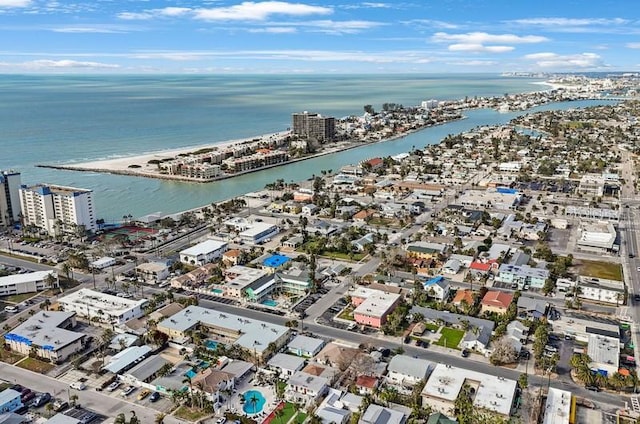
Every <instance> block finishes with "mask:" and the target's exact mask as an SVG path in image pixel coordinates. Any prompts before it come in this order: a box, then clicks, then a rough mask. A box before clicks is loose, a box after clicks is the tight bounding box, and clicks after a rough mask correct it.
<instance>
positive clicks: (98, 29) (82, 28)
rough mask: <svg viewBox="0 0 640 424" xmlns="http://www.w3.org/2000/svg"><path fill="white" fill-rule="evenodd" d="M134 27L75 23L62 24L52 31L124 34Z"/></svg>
mask: <svg viewBox="0 0 640 424" xmlns="http://www.w3.org/2000/svg"><path fill="white" fill-rule="evenodd" d="M131 30H132V29H131V28H128V27H124V26H118V25H98V24H95V25H77V26H76V25H73V26H61V27H53V28H51V31H53V32H62V33H69V34H85V33H87V34H90V33H94V34H123V33H127V32H130V31H131Z"/></svg>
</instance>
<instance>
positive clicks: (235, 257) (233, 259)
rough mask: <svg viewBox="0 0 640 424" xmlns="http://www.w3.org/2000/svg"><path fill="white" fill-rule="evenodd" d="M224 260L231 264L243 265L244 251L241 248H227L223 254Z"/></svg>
mask: <svg viewBox="0 0 640 424" xmlns="http://www.w3.org/2000/svg"><path fill="white" fill-rule="evenodd" d="M222 262H224V263H225V264H227V265H231V266H235V265H243V263H242V251H241V250H239V249H231V250H227V251H226V252H224V253H223V254H222Z"/></svg>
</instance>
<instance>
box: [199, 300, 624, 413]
mask: <svg viewBox="0 0 640 424" xmlns="http://www.w3.org/2000/svg"><path fill="white" fill-rule="evenodd" d="M200 305H201V306H203V307H206V308H211V309H215V310H217V311H222V312H227V313H231V314H239V315H240V314H241V315H244V316H246V317H248V318H252V319H256V320H262V321H265V322H269V323H272V324H280V325H285V323H286V322H287V321H288V320H290V318H289V317H281V316H277V315H272V314H269V313H265V312H261V311H256V310H251V309H244V308H240V307H235V306H231V305H226V304H221V303H218V302H212V301H208V300H202V299H201V300H200ZM304 327H305V331H309V332H310V333H312V334H314V335H317V336H321V337H328V338H331V339H335V340H345V341H348V342H350V343H353V344H355V345H359V344H363V343H365V344H369V345H371V346H376V347H380V346H385V347H388V348H390V349H396V348H400V347H401V348H402V349H404V351H405V354H406V355H410V356H415V357H418V358H422V359H427V360H429V361H432V362H435V363H443V364H449V365H452V366H454V367H459V368H467V369H469V368H472V369H474V370H476V371H478V372H482V373H486V374H490V375H497V376H501V377H504V378H509V379H512V380H517V379H518V377H519V376H520V374H521V373H520V372H519V371H516V370H513V369H510V368H503V367H496V366H494V365H491V364H488V363H486V362H482V361H478V360H474V359H473V356H472V357H469V358H463V357H461V356H460V355H459V352H458V351H457V350H453V349H451V353H450V354H449V353H444V352H437V351H434V350H429V348H427V349H425V348H420V347H416V346H413V345H408V344H403V343H402V340H401V339H400V338H398V337H387V336H382V335H378V336H375V337H373V336H367V335H364V334H360V333H356V332H352V331H347V330H342V329H339V328H334V327H328V326H323V325H319V324H316V323H314V322H312V321H311V320H309V321H307V320H305V321H304ZM547 383H548V379H547V377H541V376H534V375H529V385H530V386H532V385H536V386H543V387H546V385H547ZM550 383H551V384H550V385H551V387H555V388H558V389H563V390H570V391H572V392H573V394H574V395H576V396H580V397H585V398H588V399H591V400H593V401H595V402H598V403H602V404H604V405H609V406H611V407H612V408H613V407H622V406H623V404H624V401H623V399H622V398H621V397H620V396H619V395H617V394H612V393H606V392H601V393H594V392H590V391H588V390H585V389H584V388H583V387H579V386H577V385H575V384H570V383H569V382H568V381H556V380H551V382H550Z"/></svg>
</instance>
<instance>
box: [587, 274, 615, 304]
mask: <svg viewBox="0 0 640 424" xmlns="http://www.w3.org/2000/svg"><path fill="white" fill-rule="evenodd" d="M578 288H579V290H578V297H580V298H581V299H584V300H591V301H594V302H605V303H612V304H614V305H620V304H622V303H623V302H624V282H622V281H616V280H606V279H604V278H594V277H584V276H580V277H578Z"/></svg>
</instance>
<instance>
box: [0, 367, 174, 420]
mask: <svg viewBox="0 0 640 424" xmlns="http://www.w3.org/2000/svg"><path fill="white" fill-rule="evenodd" d="M0 375H1V376H2V379H4V380H6V381H8V382H11V383H15V382H17V383H19V384H20V385H22V386H24V387H28V388H30V389H32V390H35V391H37V392H49V393H51V395H52V396H55V397H58V398H60V399H64V400H68V393H69V391H68V389H69V386H68V385H67V384H66V383H62V382H60V381H58V380H56V379H54V378H51V377H47V376H46V375H42V374H37V373H34V372H31V371H28V370H25V369H23V368H18V367H14V366H12V365H7V364H5V363H2V362H0ZM71 391H72V392H73V393H75V394H76V395H78V404H80V405H81V406H82V407H83V408H87V409H90V410H92V411H94V412H98V413H99V414H102V415H105V416H107V417H110V418H113V417H115V416H116V415H118V414H119V413H121V412H122V413H125V414H127V416H128V415H129V411H135V412H136V416H137V417H138V418H140V420H141V422H143V423H152V422H154V421H155V416H156V415H157V414H158V411H155V410H153V409H149V408H145V407H141V406H139V405H136V404H135V403H133V402H129V401H127V400H124V399H118V398H116V397H112V396H107V395H106V394H103V393H101V392H97V391H95V390H83V391H77V390H73V389H71ZM164 422H165V423H166V424H183V423H186V421H183V420H179V419H177V418H175V417H173V416H167V417H165V419H164Z"/></svg>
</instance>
